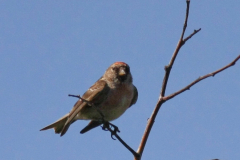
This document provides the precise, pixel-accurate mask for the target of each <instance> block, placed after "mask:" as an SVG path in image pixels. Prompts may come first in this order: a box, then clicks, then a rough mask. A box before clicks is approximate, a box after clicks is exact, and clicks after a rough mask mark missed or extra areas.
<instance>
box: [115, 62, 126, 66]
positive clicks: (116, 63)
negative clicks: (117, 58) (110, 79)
mask: <svg viewBox="0 0 240 160" xmlns="http://www.w3.org/2000/svg"><path fill="white" fill-rule="evenodd" d="M114 64H115V65H119V64H123V65H127V64H126V63H124V62H115V63H114Z"/></svg>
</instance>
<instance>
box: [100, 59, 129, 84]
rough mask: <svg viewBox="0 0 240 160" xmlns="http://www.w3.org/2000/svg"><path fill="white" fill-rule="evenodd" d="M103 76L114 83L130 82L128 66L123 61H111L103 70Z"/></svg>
mask: <svg viewBox="0 0 240 160" xmlns="http://www.w3.org/2000/svg"><path fill="white" fill-rule="evenodd" d="M103 78H105V79H107V80H110V81H111V82H114V83H116V84H120V83H131V82H132V75H131V72H130V67H129V65H128V64H126V63H124V62H115V63H113V64H112V65H111V66H110V67H109V68H108V69H107V70H106V72H105V74H104V76H103Z"/></svg>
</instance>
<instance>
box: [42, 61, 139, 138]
mask: <svg viewBox="0 0 240 160" xmlns="http://www.w3.org/2000/svg"><path fill="white" fill-rule="evenodd" d="M132 82H133V78H132V74H131V72H130V67H129V65H128V64H127V63H125V62H115V63H113V64H112V65H111V66H110V67H109V68H108V69H107V70H106V71H105V73H104V74H103V76H102V77H101V78H100V79H98V80H97V81H96V82H95V83H94V84H93V85H92V86H91V87H90V88H89V89H88V90H87V91H86V92H85V93H84V94H83V96H82V97H81V98H79V100H78V101H77V102H76V103H75V105H74V106H73V108H72V110H71V111H70V112H69V113H67V114H66V115H64V116H63V117H61V118H60V119H58V120H57V121H56V122H54V123H52V124H50V125H48V126H46V127H44V128H42V129H41V130H40V131H43V130H48V129H52V128H53V129H54V130H55V133H56V134H60V136H63V135H64V134H65V133H66V132H67V130H68V128H69V127H70V125H71V124H72V123H74V122H75V121H77V120H90V122H89V124H88V125H87V126H86V127H85V128H83V129H82V130H81V131H80V133H81V134H83V133H86V132H87V131H89V130H91V129H93V128H95V127H97V126H100V125H102V124H104V121H106V122H110V121H113V120H115V119H117V118H119V117H120V116H121V115H122V114H123V113H124V112H125V111H126V110H127V109H128V108H130V107H131V106H132V105H133V104H135V103H136V102H137V99H138V90H137V88H136V87H135V86H134V85H133V83H132Z"/></svg>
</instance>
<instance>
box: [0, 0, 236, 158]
mask: <svg viewBox="0 0 240 160" xmlns="http://www.w3.org/2000/svg"><path fill="white" fill-rule="evenodd" d="M239 7H240V1H239V0H233V1H231V2H230V1H228V0H221V1H217V0H211V1H209V0H201V1H200V0H198V1H194V0H192V2H191V7H190V16H189V23H188V28H187V31H186V35H189V34H190V33H192V32H193V30H194V29H198V28H202V31H200V32H199V33H198V34H197V35H195V36H194V37H193V38H192V39H191V40H190V41H188V42H187V43H186V44H185V46H184V47H183V48H182V50H181V51H180V54H179V56H178V57H177V60H176V63H175V64H174V67H173V70H172V72H171V76H170V79H169V83H168V88H167V91H166V94H167V95H168V94H170V93H173V92H175V91H177V90H179V89H181V88H183V87H184V86H186V85H187V84H189V83H190V82H192V81H193V80H195V79H196V78H198V77H199V76H201V75H204V74H207V73H210V72H212V71H214V70H216V69H219V68H220V67H223V66H225V65H226V64H228V63H230V62H231V61H232V60H233V59H234V58H236V57H237V55H239V54H240V51H239V49H240V10H239ZM185 10H186V3H185V0H181V1H180V0H175V1H168V0H159V1H156V0H132V1H127V0H121V1H115V0H111V1H106V0H93V1H79V0H70V1H63V0H53V1H46V0H41V1H31V0H22V1H19V0H2V1H1V5H0V13H1V14H0V87H1V89H0V107H1V112H0V117H1V121H0V128H1V130H0V135H1V136H0V146H1V147H0V159H8V160H9V159H23V160H26V159H34V160H43V159H47V160H48V159H49V160H66V159H81V160H93V159H97V160H108V159H111V160H125V159H133V156H132V155H131V153H130V152H129V151H128V150H127V149H125V148H124V147H123V146H122V145H121V144H120V143H119V142H118V141H113V140H112V139H111V137H110V133H109V132H105V131H102V130H101V128H100V127H98V128H96V129H94V130H91V131H90V132H88V133H86V134H83V135H81V134H79V131H80V130H81V129H82V128H83V127H85V126H86V124H87V123H88V122H87V121H77V122H76V123H74V124H73V125H72V126H71V127H70V129H69V130H68V132H67V134H66V135H64V136H63V137H60V136H59V135H56V134H55V133H54V131H53V130H48V131H44V132H40V131H39V130H40V129H41V128H42V127H44V126H46V125H48V124H50V123H52V122H54V121H55V120H57V119H58V118H60V117H61V116H63V115H65V114H66V113H67V112H69V111H70V110H71V108H72V106H73V105H74V103H75V102H76V101H77V99H76V98H71V97H68V96H67V95H68V94H81V95H82V94H83V93H84V92H85V91H86V90H87V89H88V88H89V87H90V86H91V85H92V84H93V83H94V82H95V81H96V80H97V79H98V78H99V77H100V76H101V75H102V74H103V73H104V72H105V70H106V69H107V68H108V67H109V66H110V65H111V64H112V63H114V62H116V61H124V62H126V63H128V64H129V65H130V67H131V72H132V75H133V78H134V84H135V85H136V86H137V88H138V91H139V98H138V102H137V103H136V104H135V105H134V106H132V107H131V108H130V109H128V110H127V112H125V114H124V115H123V116H122V117H120V118H119V119H117V120H115V121H113V123H114V124H115V125H117V126H118V127H119V128H120V130H121V133H120V136H121V137H122V138H123V139H124V140H125V141H126V142H127V143H128V144H129V145H130V146H131V147H132V148H133V149H135V150H136V149H137V148H138V145H139V142H140V140H141V137H142V135H143V132H144V129H145V126H146V124H147V119H148V118H149V117H150V115H151V113H152V111H153V109H154V107H155V104H156V102H157V100H158V96H159V92H160V87H161V84H162V79H163V76H164V69H163V68H164V66H165V65H167V64H168V62H169V60H170V58H171V56H172V53H173V51H174V49H175V47H176V45H177V41H178V39H179V37H180V34H181V31H182V27H183V21H184V18H185ZM239 104H240V62H238V63H237V64H236V65H235V66H234V67H231V68H230V69H228V70H226V71H224V72H222V73H220V74H218V75H217V76H215V77H214V78H209V79H206V80H204V81H202V82H200V83H198V84H197V85H195V86H194V87H192V88H191V90H190V91H186V92H184V93H183V94H181V95H179V96H177V97H176V98H174V99H172V100H170V101H169V102H166V103H165V104H164V105H163V106H162V108H161V109H160V112H159V114H158V116H157V118H156V121H155V123H154V126H153V129H152V131H151V134H150V137H149V139H148V142H147V145H146V147H145V150H144V153H143V157H142V159H143V160H159V159H164V160H176V159H177V160H192V159H194V160H208V159H213V158H219V159H221V160H233V159H240V150H239V148H240V107H239Z"/></svg>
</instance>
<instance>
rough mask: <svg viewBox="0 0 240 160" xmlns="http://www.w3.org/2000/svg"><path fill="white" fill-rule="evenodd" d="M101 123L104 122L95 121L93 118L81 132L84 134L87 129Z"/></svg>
mask: <svg viewBox="0 0 240 160" xmlns="http://www.w3.org/2000/svg"><path fill="white" fill-rule="evenodd" d="M101 124H102V122H100V121H93V120H92V121H90V123H89V124H88V125H87V126H86V127H85V128H83V129H82V130H81V132H80V133H81V134H83V133H85V132H87V131H89V130H91V129H93V128H95V127H97V126H100V125H101Z"/></svg>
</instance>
